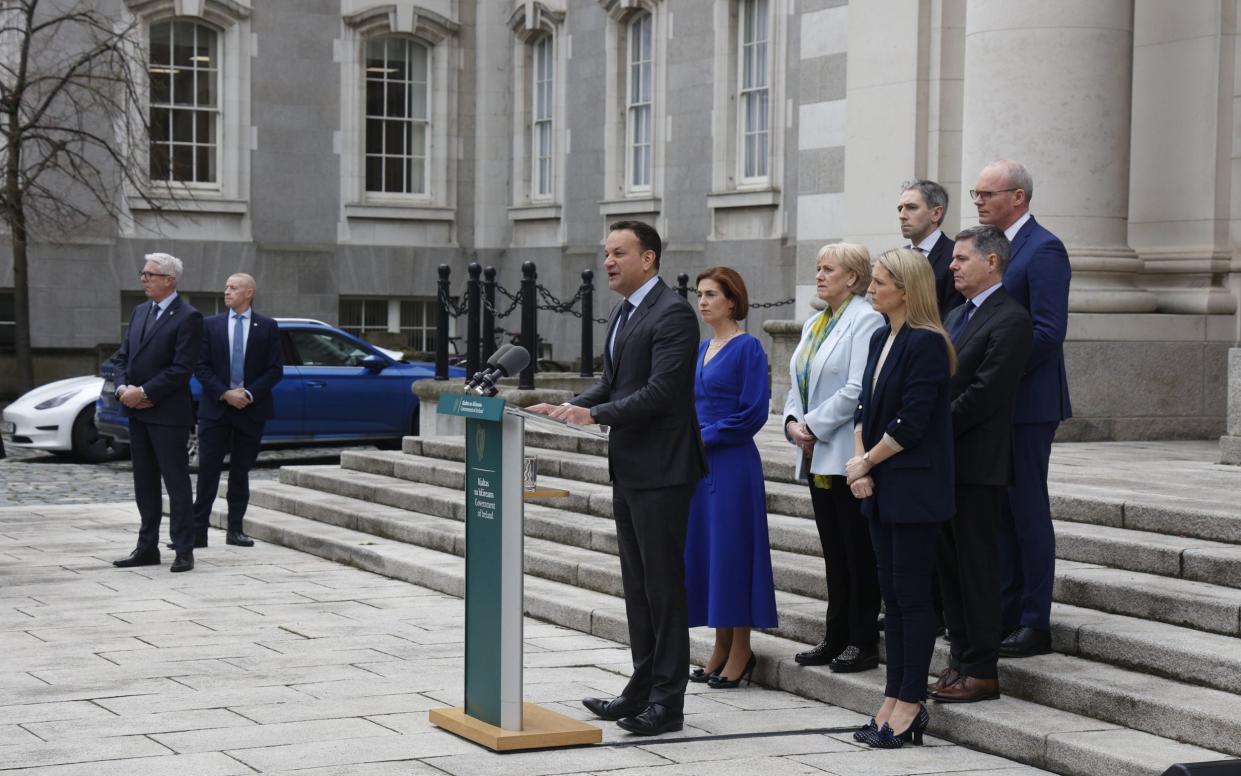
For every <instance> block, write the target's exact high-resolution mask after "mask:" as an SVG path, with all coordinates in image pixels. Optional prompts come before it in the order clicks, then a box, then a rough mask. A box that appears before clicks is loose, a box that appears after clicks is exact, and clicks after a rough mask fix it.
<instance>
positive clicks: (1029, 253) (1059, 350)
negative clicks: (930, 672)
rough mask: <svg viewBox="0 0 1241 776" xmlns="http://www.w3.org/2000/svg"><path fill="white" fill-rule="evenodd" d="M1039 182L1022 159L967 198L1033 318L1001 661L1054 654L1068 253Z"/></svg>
mask: <svg viewBox="0 0 1241 776" xmlns="http://www.w3.org/2000/svg"><path fill="white" fill-rule="evenodd" d="M1033 195H1034V181H1033V179H1032V178H1031V177H1030V173H1029V172H1028V171H1027V170H1026V168H1025V167H1024V166H1023V165H1021V164H1020V163H1019V162H1014V161H1011V160H1008V159H1000V160H997V161H994V162H992V163H991V164H988V165H987V166H986V167H984V168H983V170H982V172H980V173H979V174H978V181H977V183H975V184H974V188H973V190H971V191H970V197H971V198H973V200H974V206H975V207H976V208H978V220H979V222H981V223H983V224H991V225H994V226H998V227H999V228H1000V229H1003V230H1004V236H1005V237H1007V238H1008V239H1009V240H1010V241H1011V242H1012V259H1011V260H1010V262H1009V265H1008V269H1007V270H1005V272H1004V281H1003V284H1004V290H1005V291H1007V292H1008V295H1009V296H1011V297H1012V298H1013V299H1015V300H1017V301H1018V302H1020V303H1021V304H1022V305H1023V306H1024V307H1025V308H1026V309H1027V310H1028V311H1029V313H1030V318H1031V319H1032V320H1033V323H1034V339H1033V344H1032V347H1031V349H1030V359H1029V362H1028V363H1027V364H1026V369H1025V374H1024V375H1023V376H1022V379H1021V383H1020V385H1019V386H1018V387H1017V411H1016V413H1015V415H1014V418H1013V484H1012V485H1011V487H1009V489H1008V500H1007V507H1008V508H1007V509H1006V510H1005V511H1004V515H1003V519H1002V520H1001V522H1000V541H999V545H1000V547H999V549H1000V569H1001V579H1002V587H1001V600H1002V606H1003V615H1002V624H1003V628H1004V631H1003V632H1004V633H1006V634H1008V635H1007V636H1006V637H1005V639H1004V640H1003V641H1002V642H1001V643H1000V655H1001V656H1003V657H1027V656H1030V655H1041V654H1045V653H1047V652H1050V651H1051V594H1052V585H1053V583H1054V582H1055V573H1056V536H1055V533H1054V531H1053V530H1052V526H1051V504H1050V501H1049V499H1048V496H1047V465H1048V461H1049V459H1050V458H1051V443H1052V439H1053V438H1054V437H1055V435H1056V427H1057V426H1058V425H1059V424H1060V421H1062V420H1066V419H1068V418H1069V417H1072V409H1071V407H1070V406H1069V383H1068V378H1067V377H1066V375H1065V372H1064V336H1065V332H1066V331H1067V329H1068V322H1069V279H1070V276H1071V274H1072V273H1071V271H1070V268H1069V255H1068V252H1067V251H1066V250H1065V248H1064V243H1062V242H1061V241H1060V239H1059V238H1057V237H1056V236H1055V235H1054V234H1052V233H1051V232H1049V231H1047V230H1046V229H1044V228H1043V227H1042V226H1041V225H1040V224H1039V223H1038V222H1037V221H1035V220H1034V216H1032V215H1030V199H1031V198H1032V197H1033Z"/></svg>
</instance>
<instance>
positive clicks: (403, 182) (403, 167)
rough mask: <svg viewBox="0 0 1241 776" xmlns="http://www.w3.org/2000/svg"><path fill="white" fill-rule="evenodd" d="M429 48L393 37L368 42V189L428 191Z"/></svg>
mask: <svg viewBox="0 0 1241 776" xmlns="http://www.w3.org/2000/svg"><path fill="white" fill-rule="evenodd" d="M428 60H429V56H428V50H427V47H426V46H423V45H422V44H420V43H418V42H416V41H413V40H410V39H409V38H401V37H396V36H390V37H386V38H379V39H376V40H371V41H369V42H368V43H367V44H366V190H367V191H371V192H383V193H392V194H426V193H427V145H428V142H429V135H428V129H429V125H430V107H429V106H430V91H429V89H428V85H429V84H428Z"/></svg>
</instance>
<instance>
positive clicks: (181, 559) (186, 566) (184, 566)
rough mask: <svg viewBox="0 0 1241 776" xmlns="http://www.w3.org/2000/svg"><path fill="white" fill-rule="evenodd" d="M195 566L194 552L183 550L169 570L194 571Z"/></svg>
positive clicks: (174, 571)
mask: <svg viewBox="0 0 1241 776" xmlns="http://www.w3.org/2000/svg"><path fill="white" fill-rule="evenodd" d="M193 568H194V553H192V552H181V553H177V559H176V560H174V561H173V562H172V565H171V566H169V567H168V570H169V571H171V572H173V573H176V572H178V571H192V570H193Z"/></svg>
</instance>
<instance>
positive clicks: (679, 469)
mask: <svg viewBox="0 0 1241 776" xmlns="http://www.w3.org/2000/svg"><path fill="white" fill-rule="evenodd" d="M661 250H662V244H661V242H660V239H659V233H658V232H657V231H655V229H654V228H652V227H651V226H649V225H647V224H644V223H642V222H641V221H617V222H616V223H614V224H612V225H611V227H609V230H608V236H607V240H606V241H605V242H604V262H603V267H604V269H605V270H606V271H607V274H608V288H611V289H612V290H613V291H615V292H616V293H618V294H620V295H621V296H622V297H624V301H622V302H621V304H620V305H619V306H618V307H617V308H616V309H615V310H614V311H613V312H612V317H611V321H610V322H609V323H608V333H607V340H606V344H605V347H604V355H603V376H602V377H601V378H600V379H599V380H598V381H597V382H596V383H595V384H594V385H593V386H591V387H590V389H589V390H587V391H586V392H584V393H583V394H581V395H580V396H578V397H577V398H575V399H574V400H573V401H571V402H568V403H566V404H562V405H560V406H554V405H550V404H539V405H536V406H534V407H531V408H530V410H531V411H533V412H539V413H542V414H545V415H550V416H551V417H553V418H558V419H560V420H564V421H568V422H570V423H577V424H581V425H585V424H589V423H599V424H603V425H607V426H611V432H610V433H609V436H608V470H609V474H610V476H611V479H612V509H613V513H614V515H615V518H616V540H617V545H618V546H619V550H620V562H621V580H622V582H623V584H624V589H625V613H626V616H627V617H628V620H629V645H630V650H631V652H632V653H633V676H632V677H631V678H630V679H629V684H627V685H626V686H625V689H624V691H622V693H621V694H620V695H619V696H618V697H616V698H614V699H612V700H603V699H600V698H586V699H584V700H583V701H582V703H583V704H584V705H585V706H586V708H588V709H590V710H591V711H592V712H594V714H595V715H596V716H598V717H600V718H602V719H606V720H618V724H619V725H620V726H621V727H622V728H624V729H625V730H628V731H630V732H632V733H637V734H639V735H657V734H659V733H665V732H668V731H672V730H680V729H681V726H682V723H683V720H684V717H683V715H682V707H683V704H684V698H685V684H686V681H687V673H686V672H687V670H688V666H689V620H688V613H687V605H686V600H685V532H686V527H687V525H688V522H689V503H690V500H691V499H692V498H693V495H694V490H695V488H696V487H697V484H698V481H699V480H701V479H702V477H703V475H705V474H706V471H707V464H706V454H705V452H704V451H703V447H702V438H701V436H700V434H699V429H698V417H697V413H696V412H695V410H694V357H695V354H696V353H697V352H698V320H697V317H696V316H695V315H694V310H693V308H692V307H690V305H689V303H688V302H687V301H686V300H684V299H682V298H681V297H680V296H678V295H677V294H676V292H675V291H673V290H672V289H670V288H669V287H668V286H667V285H665V284H664V282H663V281H662V280H660V279H659V275H658V273H659V254H660V252H661Z"/></svg>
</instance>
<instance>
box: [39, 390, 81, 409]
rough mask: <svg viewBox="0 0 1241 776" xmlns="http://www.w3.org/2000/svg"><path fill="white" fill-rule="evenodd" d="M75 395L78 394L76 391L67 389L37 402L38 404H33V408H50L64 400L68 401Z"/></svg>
mask: <svg viewBox="0 0 1241 776" xmlns="http://www.w3.org/2000/svg"><path fill="white" fill-rule="evenodd" d="M77 395H78V392H77V391H69V392H67V393H62V394H61V395H59V396H53V397H52V398H50V399H48V400H47V401H41V402H39V403H38V404H36V405H34V408H35V409H36V410H50V409H52V408H53V407H59V406H60V405H62V404H64V403H65V402H67V401H69V400H70V399H72V398H73V397H74V396H77Z"/></svg>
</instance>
